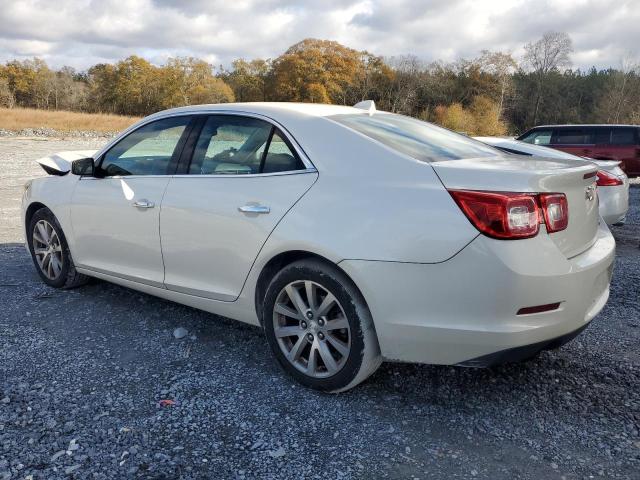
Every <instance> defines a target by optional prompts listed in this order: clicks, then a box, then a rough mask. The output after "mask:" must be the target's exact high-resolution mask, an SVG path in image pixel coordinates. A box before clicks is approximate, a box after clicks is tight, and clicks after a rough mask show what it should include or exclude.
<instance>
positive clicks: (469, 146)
mask: <svg viewBox="0 0 640 480" xmlns="http://www.w3.org/2000/svg"><path fill="white" fill-rule="evenodd" d="M330 118H331V119H332V120H334V121H336V122H338V123H340V124H342V125H345V126H347V127H349V128H351V129H353V130H355V131H357V132H360V133H362V134H364V135H366V136H368V137H370V138H373V139H374V140H377V141H379V142H380V143H383V144H384V145H386V146H387V147H390V148H392V149H394V150H396V151H398V152H401V153H404V154H405V155H409V156H411V157H413V158H415V159H417V160H422V161H425V162H435V161H440V160H458V159H462V158H474V157H493V156H498V155H499V153H498V151H497V150H495V149H493V148H491V147H489V146H487V145H485V144H483V143H481V142H478V141H476V140H473V139H471V138H469V137H467V136H465V135H460V134H458V133H454V132H451V131H450V130H447V129H444V128H440V127H437V126H435V125H432V124H430V123H427V122H422V121H420V120H416V119H415V118H410V117H405V116H403V115H396V114H393V113H376V114H374V115H371V116H369V115H367V114H349V115H334V116H332V117H330Z"/></svg>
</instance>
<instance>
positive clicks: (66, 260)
mask: <svg viewBox="0 0 640 480" xmlns="http://www.w3.org/2000/svg"><path fill="white" fill-rule="evenodd" d="M27 243H28V245H29V251H30V252H31V258H32V260H33V264H34V265H35V267H36V270H37V271H38V275H40V278H41V279H42V281H43V282H44V283H46V284H47V285H49V286H51V287H54V288H74V287H78V286H80V285H84V284H85V283H87V281H88V280H89V277H87V276H86V275H82V274H81V273H78V272H77V271H76V267H75V265H74V263H73V258H72V257H71V252H70V251H69V245H68V244H67V239H66V237H65V236H64V232H63V231H62V227H61V226H60V223H59V222H58V219H57V218H56V217H55V215H54V214H53V212H52V211H51V210H49V209H48V208H41V209H40V210H38V211H37V212H35V213H34V214H33V216H32V217H31V220H30V221H29V226H28V228H27Z"/></svg>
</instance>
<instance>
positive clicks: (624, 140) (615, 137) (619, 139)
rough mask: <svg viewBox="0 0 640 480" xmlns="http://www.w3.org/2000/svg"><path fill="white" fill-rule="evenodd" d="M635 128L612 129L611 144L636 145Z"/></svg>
mask: <svg viewBox="0 0 640 480" xmlns="http://www.w3.org/2000/svg"><path fill="white" fill-rule="evenodd" d="M635 130H636V129H634V128H612V129H611V144H612V145H635V144H636V135H635V133H636V132H635Z"/></svg>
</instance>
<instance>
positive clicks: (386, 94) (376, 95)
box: [0, 32, 640, 135]
mask: <svg viewBox="0 0 640 480" xmlns="http://www.w3.org/2000/svg"><path fill="white" fill-rule="evenodd" d="M571 51H572V45H571V39H570V38H569V37H568V35H566V34H564V33H558V32H555V33H553V32H551V33H547V34H544V35H543V36H542V37H541V38H539V39H537V40H534V41H532V42H529V43H528V44H527V45H525V55H524V57H523V59H522V60H521V62H520V63H518V62H516V60H515V59H514V58H513V57H512V56H511V54H510V53H508V52H491V51H486V50H483V51H481V52H480V53H479V55H478V56H477V57H476V58H471V59H459V60H457V61H455V62H450V63H445V62H441V61H436V62H431V63H426V62H424V61H422V60H421V59H419V58H417V57H416V56H414V55H401V56H396V57H391V58H383V57H380V56H376V55H374V54H372V53H370V52H367V51H360V50H355V49H352V48H349V47H346V46H344V45H341V44H340V43H338V42H334V41H329V40H318V39H306V40H303V41H301V42H299V43H296V44H295V45H293V46H291V47H290V48H288V49H287V50H286V51H285V52H284V53H283V54H282V55H280V56H278V57H276V58H274V59H252V60H247V59H237V60H235V61H233V62H231V64H230V65H229V66H228V67H220V68H219V69H214V68H213V66H212V65H210V64H209V63H207V62H205V61H202V60H200V59H197V58H191V57H178V58H170V59H168V60H167V61H166V63H164V64H163V65H155V64H152V63H150V62H149V61H147V60H146V59H144V58H141V57H138V56H130V57H128V58H126V59H124V60H121V61H118V62H115V63H113V64H107V63H105V64H98V65H94V66H92V67H91V68H89V69H88V70H87V71H86V72H76V71H74V70H73V69H71V68H69V67H63V68H61V69H59V70H53V69H51V68H49V66H47V64H46V63H45V62H44V61H43V60H40V59H32V60H24V61H17V60H14V61H10V62H7V63H6V64H4V65H0V106H4V107H11V106H14V105H15V106H22V107H34V108H45V109H68V110H77V111H89V112H106V113H119V114H126V115H147V114H149V113H152V112H155V111H158V110H162V109H165V108H171V107H176V106H180V105H190V104H198V103H222V102H229V101H233V100H236V101H240V102H252V101H298V102H315V103H337V104H344V105H353V104H354V103H356V102H358V101H361V100H365V99H372V100H375V102H376V105H377V107H378V108H379V109H381V110H387V111H391V112H396V113H401V114H405V115H411V116H414V117H418V118H421V119H423V120H428V121H433V122H436V123H439V124H441V125H444V126H446V127H448V128H451V129H452V130H456V131H463V132H466V133H469V134H480V135H502V134H507V133H518V132H522V131H523V130H525V129H526V128H528V127H531V126H532V125H533V124H537V123H598V122H620V123H625V122H626V123H640V68H639V67H638V62H637V61H632V60H631V58H633V57H629V58H627V59H625V60H624V61H623V62H622V68H608V69H604V70H597V69H595V68H592V69H590V70H588V71H581V70H572V69H570V68H569V65H570V54H571Z"/></svg>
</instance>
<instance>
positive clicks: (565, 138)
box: [553, 128, 590, 145]
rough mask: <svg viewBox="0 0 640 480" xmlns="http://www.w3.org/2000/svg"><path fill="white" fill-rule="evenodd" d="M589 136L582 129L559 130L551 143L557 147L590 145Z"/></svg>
mask: <svg viewBox="0 0 640 480" xmlns="http://www.w3.org/2000/svg"><path fill="white" fill-rule="evenodd" d="M588 137H590V135H587V134H586V132H585V130H584V129H583V128H561V129H558V130H556V134H555V135H554V137H553V143H554V144H557V145H584V144H585V143H590V140H589V138H588Z"/></svg>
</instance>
